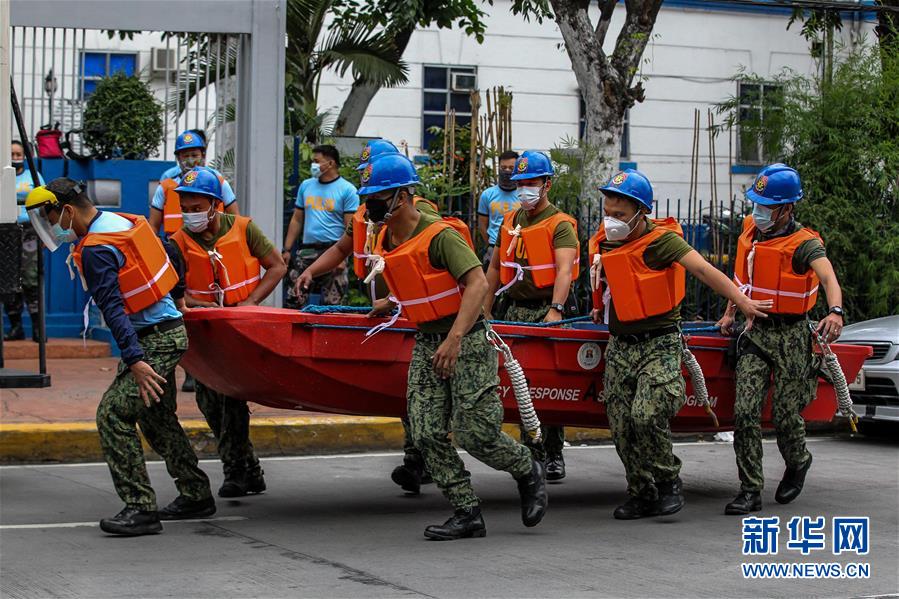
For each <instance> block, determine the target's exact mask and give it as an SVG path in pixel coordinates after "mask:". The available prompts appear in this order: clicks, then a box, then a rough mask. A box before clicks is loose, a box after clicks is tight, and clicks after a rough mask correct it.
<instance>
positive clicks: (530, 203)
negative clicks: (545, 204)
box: [517, 185, 543, 210]
mask: <svg viewBox="0 0 899 599" xmlns="http://www.w3.org/2000/svg"><path fill="white" fill-rule="evenodd" d="M517 194H518V201H519V202H521V207H522V208H524V209H525V210H531V209H532V208H534V207H535V206H536V205H537V204H539V203H540V198H541V197H543V186H542V185H541V186H539V187H519V188H518V191H517Z"/></svg>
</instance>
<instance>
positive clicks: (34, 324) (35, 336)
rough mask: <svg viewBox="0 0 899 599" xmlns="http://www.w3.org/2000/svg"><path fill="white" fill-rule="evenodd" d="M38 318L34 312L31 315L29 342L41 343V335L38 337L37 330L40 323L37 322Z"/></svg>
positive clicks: (38, 331)
mask: <svg viewBox="0 0 899 599" xmlns="http://www.w3.org/2000/svg"><path fill="white" fill-rule="evenodd" d="M38 318H39V317H38V314H37V312H34V313H33V314H32V315H31V340H32V341H34V342H35V343H40V342H41V335H40V330H39V327H40V323H39V322H38Z"/></svg>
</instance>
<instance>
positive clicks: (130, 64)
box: [81, 52, 137, 100]
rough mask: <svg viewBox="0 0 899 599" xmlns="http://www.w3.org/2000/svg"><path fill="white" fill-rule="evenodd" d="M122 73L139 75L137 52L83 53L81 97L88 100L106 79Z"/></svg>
mask: <svg viewBox="0 0 899 599" xmlns="http://www.w3.org/2000/svg"><path fill="white" fill-rule="evenodd" d="M118 72H122V73H125V74H126V75H128V76H129V77H130V76H132V75H135V74H136V73H137V53H135V52H82V53H81V97H82V99H85V100H86V99H87V98H89V97H90V95H91V94H92V93H94V90H96V89H97V83H99V81H100V80H101V79H103V78H104V77H109V76H110V75H113V74H115V73H118Z"/></svg>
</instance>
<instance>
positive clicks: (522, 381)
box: [487, 326, 542, 442]
mask: <svg viewBox="0 0 899 599" xmlns="http://www.w3.org/2000/svg"><path fill="white" fill-rule="evenodd" d="M487 341H489V342H490V344H491V345H493V349H495V350H496V351H497V352H498V353H501V354H502V355H503V358H504V360H503V364H504V366H505V369H506V373H507V374H508V375H509V380H510V381H511V382H512V391H513V392H514V393H515V401H516V402H517V403H518V413H519V415H520V416H521V424H522V425H523V426H524V428H525V430H526V431H527V432H528V435H529V436H530V437H531V439H533V440H534V441H535V442H539V441H541V440H542V439H541V435H540V418H538V417H537V410H535V409H534V402H533V401H532V400H531V390H530V388H529V387H528V381H527V378H526V377H525V375H524V369H523V368H522V367H521V364H519V363H518V360H516V359H515V357H514V356H513V355H512V350H511V349H509V346H508V345H507V344H506V342H505V341H503V339H502V337H500V336H499V334H498V333H497V332H496V331H494V330H493V328H492V327H490V326H488V327H487Z"/></svg>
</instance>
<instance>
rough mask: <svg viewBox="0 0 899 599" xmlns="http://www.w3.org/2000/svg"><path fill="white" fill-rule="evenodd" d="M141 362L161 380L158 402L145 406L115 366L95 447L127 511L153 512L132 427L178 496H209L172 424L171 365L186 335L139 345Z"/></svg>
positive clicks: (159, 336) (157, 336) (177, 332)
mask: <svg viewBox="0 0 899 599" xmlns="http://www.w3.org/2000/svg"><path fill="white" fill-rule="evenodd" d="M140 345H141V347H142V348H143V350H144V361H145V362H146V363H147V364H149V365H150V366H151V367H152V368H153V370H155V371H156V372H157V373H159V374H160V375H162V376H164V377H165V379H166V383H165V385H164V386H163V393H162V396H161V400H160V402H159V403H154V404H153V405H152V406H151V407H149V408H148V407H146V406H145V405H144V402H143V400H142V399H141V397H140V392H139V390H138V387H137V383H136V382H135V380H134V377H133V376H132V375H131V371H130V370H129V368H128V367H127V366H126V365H125V363H124V362H119V368H118V372H117V373H116V377H115V380H113V382H112V384H111V385H110V386H109V388H108V389H107V390H106V393H104V394H103V399H102V400H100V405H99V407H98V408H97V431H98V432H99V433H100V446H101V447H102V448H103V455H104V457H105V458H106V463H107V464H108V465H109V472H110V474H112V482H113V484H114V485H115V489H116V492H117V493H118V494H119V497H121V499H122V501H124V502H125V504H126V505H128V506H130V507H135V508H139V509H142V510H149V511H155V510H156V494H155V493H154V492H153V487H152V486H150V478H149V476H147V466H146V463H145V461H144V451H143V448H142V447H141V441H140V436H139V435H138V434H137V426H138V425H139V426H140V430H141V432H142V433H143V434H144V437H145V438H146V439H147V442H148V443H149V444H150V447H152V448H153V450H154V451H155V452H156V453H158V454H159V455H160V456H162V458H163V459H164V460H165V466H166V469H167V470H168V472H169V475H170V476H171V477H172V478H173V479H174V480H175V486H176V487H178V492H179V493H181V495H183V496H185V497H187V498H189V499H192V500H202V499H206V498H208V497H211V496H212V493H211V491H210V489H209V478H207V476H206V474H205V473H204V472H203V471H202V470H201V469H200V467H199V465H198V464H197V456H196V454H194V451H193V449H192V448H191V446H190V441H188V439H187V435H185V434H184V430H183V429H182V428H181V425H180V424H179V423H178V417H177V415H176V414H175V410H176V407H177V406H176V390H177V387H176V383H175V365H176V364H178V361H179V360H180V359H181V356H182V355H183V354H184V352H185V351H187V331H185V329H184V327H178V328H176V329H172V330H170V331H165V332H162V333H154V334H152V335H148V336H146V337H144V338H143V339H141V340H140Z"/></svg>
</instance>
